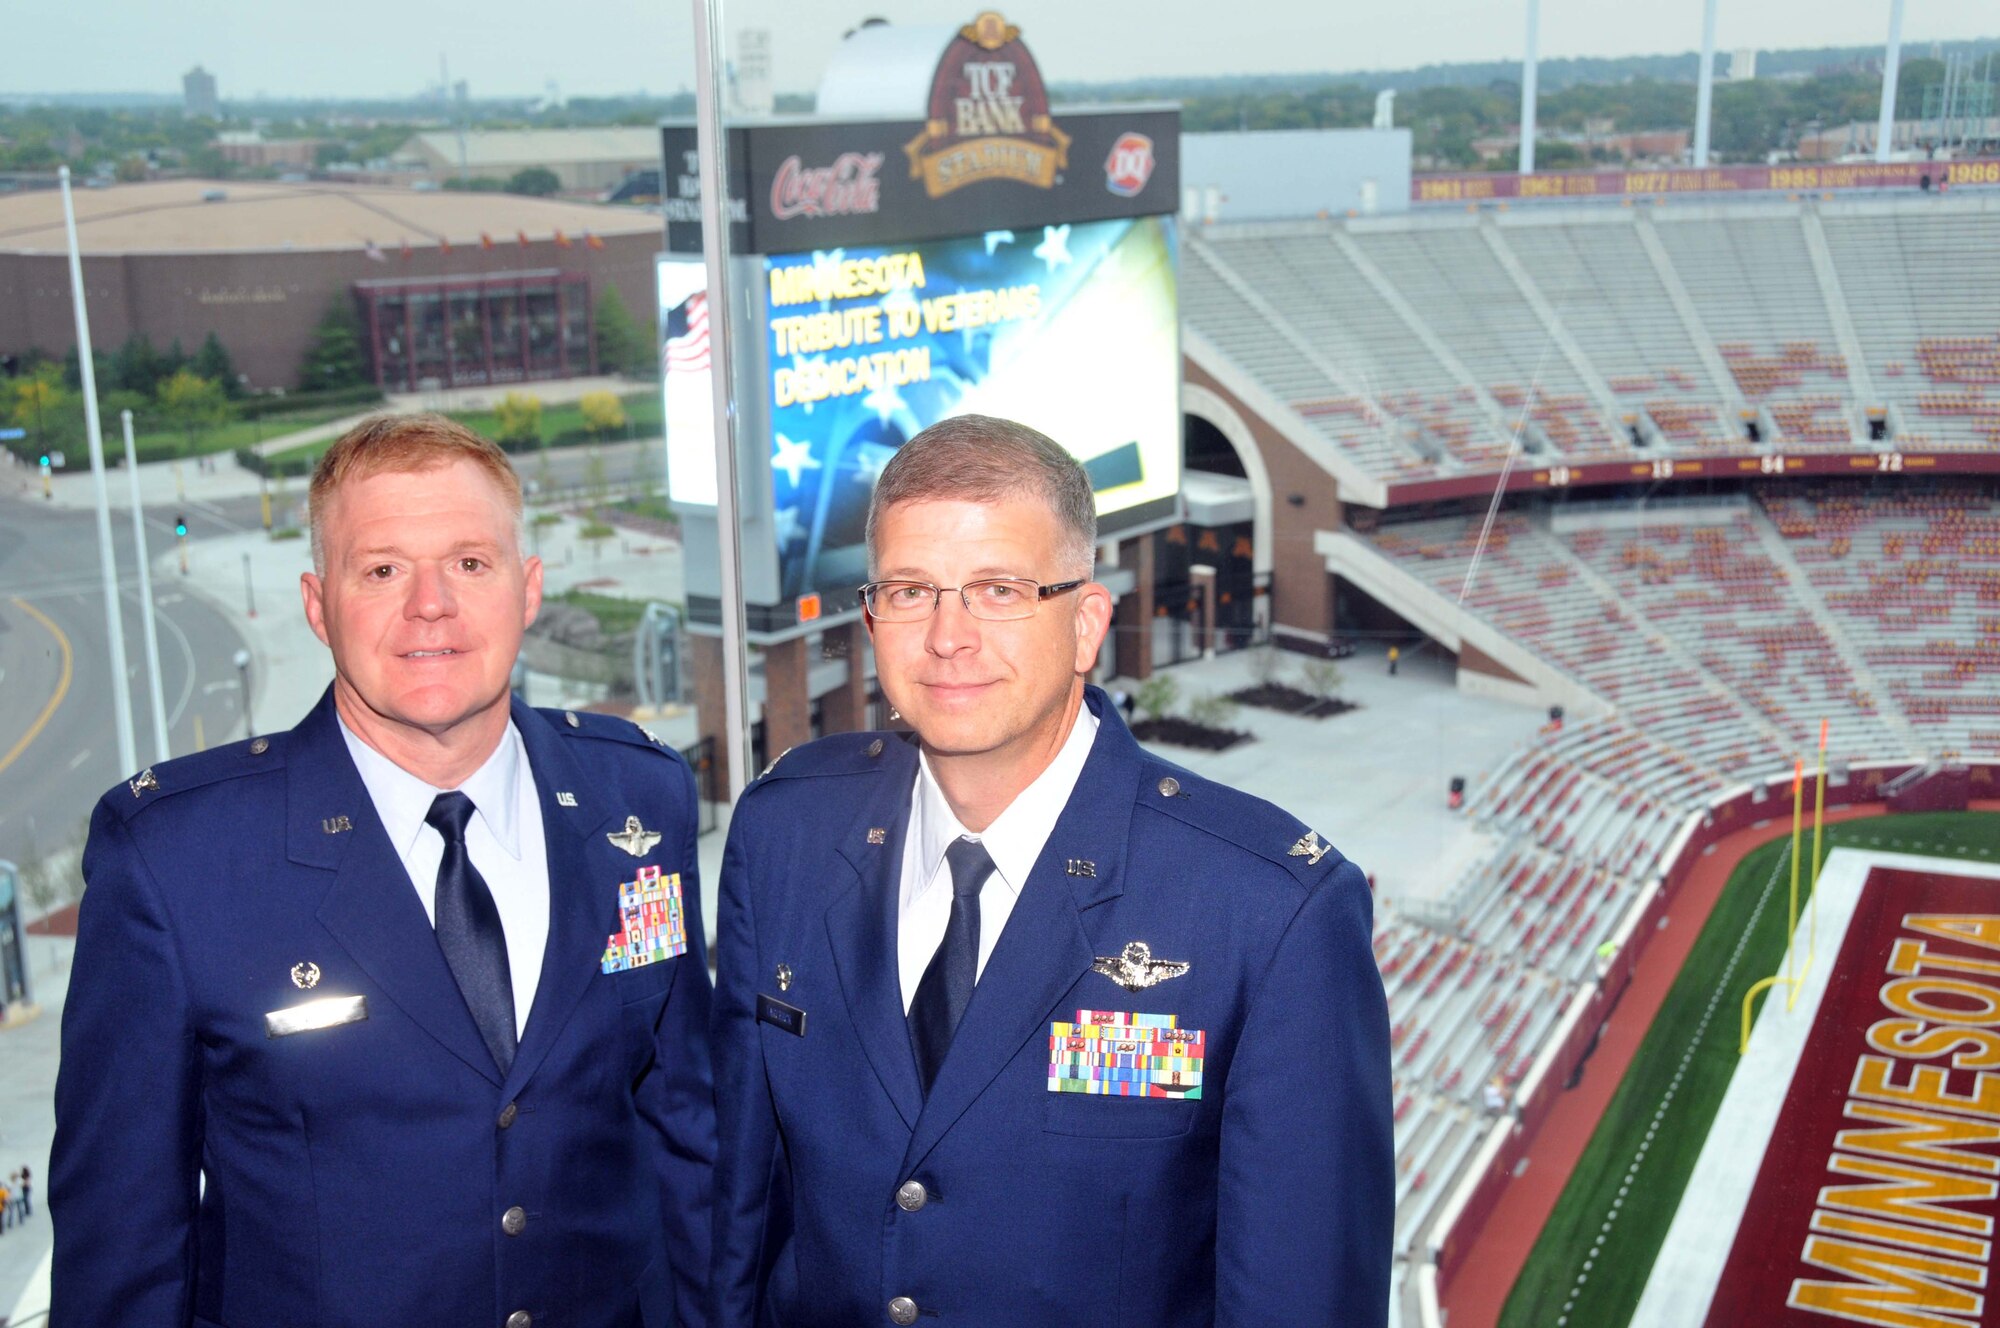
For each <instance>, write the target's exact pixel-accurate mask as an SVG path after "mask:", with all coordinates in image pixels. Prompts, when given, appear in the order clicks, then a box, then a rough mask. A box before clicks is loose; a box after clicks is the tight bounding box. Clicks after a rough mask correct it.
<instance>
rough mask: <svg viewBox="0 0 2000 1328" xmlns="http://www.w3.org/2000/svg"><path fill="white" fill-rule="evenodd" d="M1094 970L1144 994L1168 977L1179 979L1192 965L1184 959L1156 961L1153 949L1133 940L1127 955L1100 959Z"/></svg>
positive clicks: (1102, 956)
mask: <svg viewBox="0 0 2000 1328" xmlns="http://www.w3.org/2000/svg"><path fill="white" fill-rule="evenodd" d="M1090 967H1091V971H1093V972H1096V973H1102V974H1103V975H1104V976H1105V977H1107V978H1110V979H1111V980H1112V981H1113V982H1115V983H1117V984H1118V985H1119V986H1121V987H1123V988H1124V989H1125V990H1127V991H1144V990H1146V988H1148V987H1154V986H1158V985H1159V984H1160V983H1162V982H1165V981H1166V980H1167V979H1168V978H1177V977H1179V976H1180V975H1181V974H1183V973H1185V972H1187V971H1188V969H1190V968H1192V967H1193V965H1192V964H1190V963H1188V962H1187V961H1186V960H1182V959H1155V958H1153V947H1152V946H1150V945H1148V944H1146V943H1145V942H1144V941H1132V942H1130V943H1129V944H1127V945H1126V947H1125V950H1124V953H1122V954H1118V955H1114V956H1111V957H1109V958H1107V957H1106V956H1104V955H1099V956H1097V960H1096V962H1095V963H1093V964H1092V965H1091V966H1090Z"/></svg>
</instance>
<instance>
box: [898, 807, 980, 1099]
mask: <svg viewBox="0 0 2000 1328" xmlns="http://www.w3.org/2000/svg"><path fill="white" fill-rule="evenodd" d="M944 860H945V862H947V863H948V864H950V866H951V920H950V921H949V922H947V923H945V927H944V939H943V940H942V941H940V942H939V943H938V948H937V953H936V954H934V955H932V956H931V963H930V967H929V968H926V969H925V970H924V976H923V980H922V981H921V982H919V983H917V995H916V998H915V999H914V1000H912V1001H911V1002H910V1043H911V1045H912V1046H913V1047H914V1048H915V1049H916V1053H917V1073H918V1074H919V1075H920V1076H922V1078H923V1081H924V1092H925V1093H929V1092H930V1091H931V1084H932V1083H934V1082H935V1081H936V1080H937V1073H938V1067H939V1066H941V1065H943V1064H944V1056H945V1053H946V1052H947V1051H950V1050H951V1038H952V1034H954V1033H956V1032H957V1031H958V1021H959V1020H960V1019H961V1018H963V1017H964V1016H965V1007H966V1006H967V1005H970V1004H971V1003H972V984H973V983H974V982H975V981H976V980H977V979H978V977H979V887H980V886H981V885H983V884H985V882H986V878H987V877H988V876H989V875H991V874H992V872H993V859H992V857H991V856H989V855H988V854H987V852H986V846H985V845H984V844H981V843H980V842H978V841H977V840H973V839H956V840H953V841H952V845H951V847H950V848H948V849H946V850H945V851H944Z"/></svg>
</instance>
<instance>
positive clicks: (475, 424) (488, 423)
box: [264, 391, 666, 467]
mask: <svg viewBox="0 0 2000 1328" xmlns="http://www.w3.org/2000/svg"><path fill="white" fill-rule="evenodd" d="M529 395H530V396H532V395H534V394H533V392H532V391H531V392H529ZM618 400H619V401H620V402H621V403H622V404H623V405H624V407H625V427H624V428H622V429H614V430H612V431H611V432H610V433H608V434H606V435H605V436H604V440H603V441H605V442H607V443H622V442H624V441H625V440H627V439H628V438H648V437H657V436H658V435H659V433H660V431H661V430H662V429H664V428H665V427H666V423H665V419H666V405H665V403H664V402H663V401H662V400H661V399H660V394H659V393H658V392H656V391H655V392H633V393H629V394H626V395H623V396H620V397H619V398H618ZM450 414H451V417H452V418H453V419H455V420H457V421H458V422H459V423H460V424H463V425H464V426H465V427H466V428H468V429H470V430H472V431H473V432H474V433H476V434H478V435H479V436H480V437H482V438H498V437H499V436H500V417H499V416H498V415H497V414H495V413H494V412H493V411H490V410H458V411H452V412H450ZM294 427H299V426H294ZM587 428H588V426H587V425H585V423H584V420H583V409H582V407H580V406H578V405H577V404H576V402H574V401H561V402H556V403H554V404H550V405H544V406H543V407H542V437H543V438H545V439H547V440H548V445H549V446H550V447H578V446H582V445H584V444H586V443H589V442H590V441H592V440H591V439H590V438H589V437H587V436H585V431H586V429H587ZM564 435H572V436H569V437H565V436H564ZM264 436H265V437H266V438H269V437H270V436H271V431H270V430H268V429H267V430H266V431H265V434H264ZM326 446H327V445H326V443H324V442H318V443H308V444H306V445H305V446H303V447H294V448H290V449H288V450H286V451H283V452H277V453H273V454H272V455H271V457H270V458H269V460H270V461H271V462H272V463H273V464H277V463H280V462H284V461H295V460H303V459H305V458H308V457H317V456H318V455H319V454H320V453H321V452H324V451H325V450H326ZM533 456H534V453H533V452H532V451H527V452H517V453H515V461H514V464H515V465H516V466H517V467H524V466H525V464H526V463H527V462H528V461H529V460H530V459H531V458H532V457H533Z"/></svg>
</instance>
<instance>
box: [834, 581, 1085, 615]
mask: <svg viewBox="0 0 2000 1328" xmlns="http://www.w3.org/2000/svg"><path fill="white" fill-rule="evenodd" d="M1088 584H1089V581H1088V578H1080V579H1078V580H1075V581H1058V582H1057V583H1056V584H1054V585H1052V586H1045V585H1042V584H1040V583H1038V582H1035V581H1031V580H1029V579H1028V578H1026V577H1017V576H995V577H989V578H987V579H986V580H984V581H968V582H966V583H965V584H964V585H962V586H934V585H932V584H931V583H930V582H928V581H870V582H869V583H868V584H867V585H865V586H863V587H861V589H860V592H859V593H860V595H861V602H862V604H863V605H865V606H866V607H867V609H868V615H869V616H870V617H871V618H874V619H875V620H876V621H877V622H919V621H921V620H923V619H925V618H928V617H930V616H931V615H932V614H934V613H936V612H937V607H938V600H939V599H940V598H941V597H942V596H943V595H944V594H945V593H946V592H947V591H956V592H957V594H958V597H959V599H960V600H962V601H963V602H964V604H965V611H966V612H967V613H969V614H971V615H972V616H973V617H975V618H983V619H985V620H986V621H987V622H1008V621H1011V620H1013V619H1016V618H1032V617H1034V616H1035V606H1036V605H1038V604H1040V603H1041V602H1042V601H1043V600H1045V599H1048V598H1049V597H1050V596H1053V595H1061V594H1064V593H1066V592H1068V591H1072V590H1075V589H1076V588H1077V587H1078V586H1082V585H1088Z"/></svg>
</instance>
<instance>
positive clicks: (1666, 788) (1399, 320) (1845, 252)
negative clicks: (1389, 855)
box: [1183, 192, 2000, 1324]
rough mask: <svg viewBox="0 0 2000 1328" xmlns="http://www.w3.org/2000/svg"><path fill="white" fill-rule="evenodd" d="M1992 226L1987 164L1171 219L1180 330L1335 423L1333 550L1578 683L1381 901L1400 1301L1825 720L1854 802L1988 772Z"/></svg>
mask: <svg viewBox="0 0 2000 1328" xmlns="http://www.w3.org/2000/svg"><path fill="white" fill-rule="evenodd" d="M1996 240H2000V196H1992V195H1990V194H1987V195H1980V194H1977V193H1966V192H1960V193H1957V194H1954V195H1952V196H1950V197H1937V196H1932V195H1915V194H1906V195H1900V196H1898V195H1890V194H1886V193H1885V194H1880V195H1872V196H1857V197H1848V198H1839V199H1836V198H1834V197H1832V196H1830V195H1829V196H1818V195H1813V196H1801V195H1790V196H1786V195H1778V194H1771V195H1761V196H1755V197H1746V198H1743V199H1740V200H1735V199H1718V198H1713V197H1711V198H1709V199H1705V200H1702V201H1696V202H1689V203H1685V204H1673V205H1660V206H1652V205H1644V204H1642V205H1640V206H1630V205H1626V206H1605V205H1588V204H1586V205H1549V206H1522V207H1516V208H1514V209H1513V210H1511V211H1509V210H1501V209H1493V208H1487V209H1477V210H1467V211H1463V212H1459V211H1449V212H1447V211H1442V210H1419V211H1418V212H1415V213H1411V214H1408V215H1405V216H1398V217H1363V218H1349V219H1346V220H1319V221H1293V222H1270V223H1233V224H1214V225H1208V226H1193V227H1190V229H1189V231H1188V234H1187V236H1186V242H1185V245H1184V253H1183V282H1184V287H1183V315H1184V322H1185V329H1186V331H1185V337H1184V345H1185V347H1186V352H1187V356H1188V359H1189V362H1190V363H1191V364H1192V365H1194V366H1196V367H1197V368H1199V369H1201V370H1202V371H1203V373H1204V374H1205V375H1207V376H1209V377H1211V378H1213V379H1215V380H1216V381H1217V382H1219V383H1221V384H1223V385H1224V387H1225V388H1227V389H1228V390H1229V391H1230V392H1232V393H1233V394H1234V395H1235V396H1236V397H1237V399H1238V400H1239V401H1242V402H1244V403H1246V404H1248V405H1250V406H1253V407H1254V408H1255V409H1257V410H1258V411H1259V412H1260V413H1262V414H1264V415H1265V416H1266V418H1267V419H1270V420H1274V421H1277V422H1278V424H1279V426H1280V428H1281V431H1282V432H1284V433H1286V434H1287V436H1290V437H1293V438H1298V437H1301V436H1303V435H1311V436H1312V438H1313V439H1316V440H1317V441H1316V449H1315V450H1314V452H1313V455H1315V456H1316V457H1317V458H1319V459H1320V460H1321V463H1322V465H1323V466H1324V467H1325V468H1326V469H1327V470H1328V471H1329V472H1330V473H1331V474H1333V475H1334V477H1335V478H1336V479H1337V481H1338V483H1339V486H1340V493H1341V498H1342V502H1343V505H1344V511H1343V522H1342V525H1341V527H1340V528H1339V529H1337V530H1334V531H1322V532H1320V533H1319V534H1317V535H1316V536H1315V537H1314V552H1315V553H1317V554H1319V555H1321V556H1322V557H1323V558H1324V560H1325V565H1326V571H1327V574H1328V577H1329V580H1332V581H1337V584H1338V587H1339V591H1340V592H1350V591H1359V592H1362V595H1363V596H1365V598H1366V600H1369V601H1372V602H1373V607H1374V608H1376V609H1381V610H1386V611H1387V613H1388V614H1390V615H1393V616H1394V618H1395V619H1400V620H1401V623H1402V625H1403V626H1404V628H1405V629H1406V630H1409V631H1411V632H1412V633H1417V632H1421V633H1422V634H1424V635H1426V636H1429V637H1431V638H1433V639H1434V640H1436V641H1438V642H1440V643H1442V644H1443V645H1444V646H1445V647H1446V648H1447V649H1449V650H1452V651H1460V650H1462V651H1464V652H1465V654H1464V655H1462V656H1461V663H1462V664H1463V663H1466V662H1468V661H1470V659H1471V658H1472V652H1474V651H1475V650H1476V651H1477V653H1478V654H1480V655H1484V656H1485V657H1486V660H1487V661H1490V662H1497V663H1498V664H1499V665H1500V666H1501V669H1502V671H1503V673H1504V674H1505V675H1507V676H1509V677H1511V678H1512V679H1515V680H1517V681H1518V684H1519V685H1518V686H1517V687H1515V690H1516V691H1517V692H1519V693H1521V694H1524V695H1532V696H1535V697H1539V698H1540V699H1541V700H1542V701H1544V702H1552V703H1556V704H1560V705H1562V706H1563V708H1564V710H1565V712H1566V714H1565V717H1564V719H1563V721H1562V722H1560V723H1551V724H1550V725H1548V726H1546V727H1544V728H1543V729H1542V730H1541V731H1540V732H1539V733H1538V734H1537V735H1536V736H1534V737H1533V738H1532V739H1531V740H1530V741H1528V742H1526V743H1524V744H1522V745H1521V746H1520V747H1518V748H1517V749H1516V750H1515V751H1514V752H1513V753H1512V754H1511V755H1510V756H1508V757H1507V758H1506V759H1504V760H1502V761H1500V762H1499V763H1498V764H1497V766H1496V768H1494V769H1492V770H1491V771H1490V772H1488V773H1486V774H1484V775H1482V776H1480V777H1478V778H1475V779H1474V780H1473V781H1472V784H1471V787H1470V789H1469V790H1468V795H1467V799H1466V803H1465V807H1464V815H1465V817H1466V819H1467V822H1468V823H1469V825H1470V826H1471V828H1472V830H1473V834H1474V838H1473V840H1472V843H1471V846H1470V847H1462V848H1461V849H1460V850H1459V856H1460V857H1461V858H1462V859H1463V860H1464V865H1463V867H1462V869H1460V870H1458V871H1457V872H1456V874H1455V876H1454V878H1453V879H1452V881H1451V883H1450V884H1449V885H1448V886H1447V887H1446V888H1444V889H1443V890H1442V891H1441V892H1437V893H1436V895H1435V897H1434V898H1431V899H1428V900H1419V899H1412V900H1396V901H1394V902H1393V904H1392V905H1391V906H1387V907H1384V908H1382V909H1380V910H1379V911H1378V927H1377V934H1376V954H1377V958H1378V960H1379V962H1380V964H1381V968H1382V972H1383V977H1384V981H1385V984H1386V985H1387V987H1388V991H1389V1000H1390V1013H1391V1021H1392V1037H1393V1041H1394V1057H1395V1073H1396V1102H1395V1113H1396V1144H1397V1177H1398V1183H1397V1200H1398V1217H1397V1225H1396V1240H1397V1250H1398V1255H1399V1261H1400V1262H1399V1270H1400V1273H1401V1277H1402V1281H1401V1284H1400V1287H1401V1289H1400V1291H1399V1294H1398V1297H1397V1312H1398V1315H1399V1316H1400V1319H1401V1321H1402V1322H1407V1323H1419V1322H1421V1323H1425V1324H1434V1323H1436V1322H1438V1314H1439V1306H1438V1288H1439V1286H1440V1285H1441V1284H1442V1283H1445V1282H1448V1280H1449V1278H1450V1277H1451V1275H1452V1273H1453V1270H1454V1268H1455V1267H1463V1266H1465V1263H1466V1251H1467V1249H1468V1248H1469V1247H1470V1246H1471V1245H1472V1243H1473V1242H1475V1241H1476V1240H1477V1239H1478V1231H1479V1228H1480V1225H1481V1222H1482V1221H1483V1220H1484V1219H1485V1217H1486V1215H1487V1213H1488V1212H1489V1211H1490V1210H1491V1208H1492V1205H1493V1202H1494V1198H1495V1196H1496V1195H1497V1194H1498V1193H1499V1192H1500V1191H1501V1190H1502V1189H1504V1188H1505V1183H1506V1179H1507V1176H1508V1174H1509V1172H1510V1171H1511V1169H1512V1167H1513V1166H1514V1165H1515V1164H1516V1163H1518V1162H1519V1161H1520V1160H1521V1159H1522V1158H1523V1157H1524V1156H1525V1150H1526V1147H1527V1145H1528V1143H1529V1142H1530V1141H1532V1139H1533V1138H1534V1135H1535V1132H1536V1130H1537V1128H1538V1127H1540V1126H1541V1125H1542V1123H1543V1122H1544V1120H1546V1119H1547V1118H1548V1116H1549V1113H1550V1111H1551V1109H1552V1107H1553V1106H1554V1105H1555V1103H1556V1101H1557V1099H1558V1098H1559V1097H1560V1095H1561V1092H1562V1086H1563V1082H1564V1080H1565V1079H1567V1078H1569V1077H1570V1075H1571V1073H1572V1072H1573V1071H1574V1070H1576V1068H1577V1067H1578V1065H1579V1064H1580V1063H1581V1061H1582V1059H1583V1057H1584V1056H1585V1055H1586V1054H1588V1051H1589V1049H1590V1046H1591V1044H1592V1041H1593V1039H1594V1038H1595V1037H1596V1035H1597V1032H1598V1030H1599V1029H1600V1028H1601V1027H1602V1026H1603V1025H1604V1022H1605V1020H1606V1019H1607V1018H1608V1016H1609V1013H1610V1011H1611V1008H1612V1007H1613V1005H1615V1004H1616V1003H1617V1001H1618V1000H1619V998H1620V996H1621V994H1623V993H1624V991H1625V988H1626V984H1627V983H1628V982H1629V981H1631V980H1632V973H1633V969H1634V965H1635V963H1636V962H1637V961H1638V959H1639V955H1640V951H1641V948H1642V947H1643V945H1644V943H1645V942H1646V940H1647V939H1648V938H1649V937H1650V936H1651V935H1652V933H1653V931H1654V927H1655V924H1657V923H1658V922H1659V921H1660V919H1661V918H1662V917H1663V916H1664V912H1665V908H1666V905H1667V902H1668V901H1669V900H1670V899H1671V898H1673V897H1674V894H1675V891H1676V890H1677V889H1678V888H1679V887H1680V886H1681V884H1682V882H1683V881H1684V880H1685V879H1686V878H1687V876H1688V874H1689V872H1690V871H1691V869H1692V867H1693V865H1694V860H1695V859H1698V857H1699V855H1700V852H1701V850H1702V849H1703V848H1704V847H1705V846H1707V845H1709V844H1711V843H1713V842H1714V841H1716V840H1717V839H1720V838H1722V837H1723V836H1724V835H1725V834H1727V833H1729V832H1731V831H1734V830H1736V829H1737V828H1739V827H1741V826H1743V825H1746V824H1748V822H1749V821H1750V820H1752V819H1757V818H1760V817H1763V816H1766V815H1768V813H1766V812H1764V811H1763V810H1762V809H1761V806H1760V804H1761V803H1763V802H1764V801H1765V800H1766V799H1767V798H1769V797H1771V796H1773V795H1772V793H1771V789H1772V787H1773V786H1774V785H1773V781H1778V780H1784V781H1786V782H1788V780H1789V776H1790V773H1791V769H1792V764H1793V761H1794V760H1795V759H1796V758H1798V757H1801V756H1805V757H1810V755H1811V753H1812V751H1813V749H1814V746H1815V744H1816V741H1817V737H1818V732H1819V726H1820V722H1821V721H1822V720H1823V719H1824V720H1827V721H1829V723H1830V729H1831V743H1830V751H1829V760H1830V763H1831V767H1832V770H1833V781H1834V784H1835V787H1836V789H1837V792H1838V799H1839V800H1840V801H1842V802H1854V803H1866V804H1870V805H1874V806H1877V807H1879V806H1881V805H1882V804H1883V803H1885V802H1891V801H1892V800H1893V799H1894V798H1895V797H1900V796H1903V795H1905V794H1907V793H1908V792H1909V790H1910V789H1912V788H1921V787H1922V786H1924V785H1926V784H1930V785H1932V786H1933V787H1935V786H1936V781H1939V780H1945V781H1950V780H1953V779H1958V780H1960V781H1961V782H1962V781H1964V780H1966V779H1970V780H1972V781H1975V784H1974V786H1973V787H1971V788H1970V789H1968V790H1966V791H1967V792H1969V793H1970V794H1971V795H1972V796H1975V797H1982V798H1990V797H1991V796H1992V787H1991V780H1992V772H1991V770H1990V768H1989V766H1988V765H1987V764H1985V763H1989V762H1993V761H1994V760H1996V759H2000V481H1996V480H1995V479H1994V478H1992V476H1993V475H1995V474H1996V473H2000V313H1996V311H2000V243H1996ZM1906 462H1909V463H1910V464H1908V465H1906V464H1905V463H1906ZM1607 463H1608V464H1607ZM1694 476H1699V477H1700V478H1699V479H1698V480H1696V481H1695V482H1688V477H1694ZM1856 476H1859V477H1862V478H1849V477H1856ZM1371 509H1372V510H1371ZM1340 626H1343V627H1344V626H1347V624H1341V625H1340ZM1482 672H1486V671H1485V670H1482ZM1460 676H1461V679H1462V680H1463V679H1465V678H1466V677H1467V671H1466V670H1465V669H1463V668H1462V669H1461V674H1460ZM1489 676H1490V673H1489ZM1968 771H1969V774H1968V773H1967V772H1968ZM1515 1234H1516V1235H1518V1233H1515ZM1516 1266H1518V1265H1516ZM1499 1294H1500V1295H1502V1296H1504V1294H1505V1288H1504V1287H1503V1288H1500V1289H1499Z"/></svg>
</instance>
